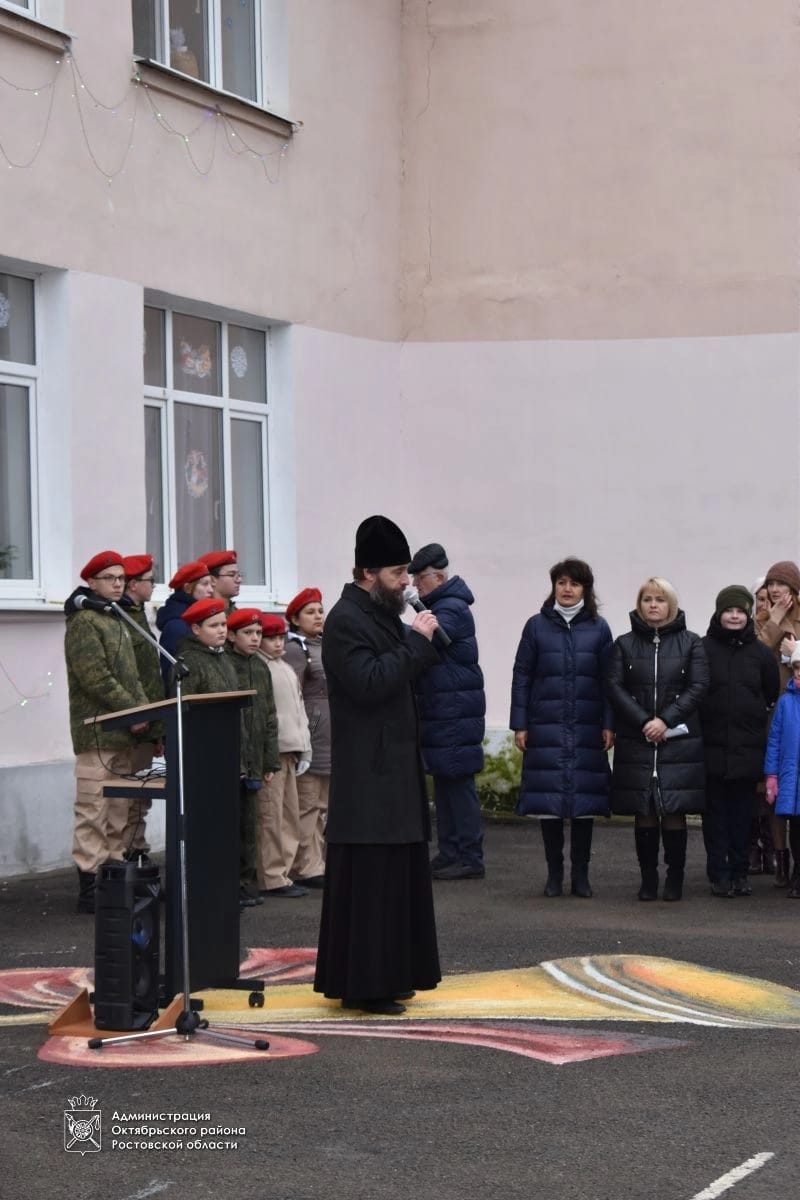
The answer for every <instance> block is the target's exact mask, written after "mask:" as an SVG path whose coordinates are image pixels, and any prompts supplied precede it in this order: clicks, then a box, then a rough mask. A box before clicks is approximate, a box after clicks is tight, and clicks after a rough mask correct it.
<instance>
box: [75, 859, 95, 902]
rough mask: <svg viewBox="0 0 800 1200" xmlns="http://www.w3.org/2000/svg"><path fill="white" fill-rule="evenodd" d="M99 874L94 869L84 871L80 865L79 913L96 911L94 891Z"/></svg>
mask: <svg viewBox="0 0 800 1200" xmlns="http://www.w3.org/2000/svg"><path fill="white" fill-rule="evenodd" d="M96 883H97V876H96V875H95V873H94V871H82V870H81V869H80V867H78V906H77V911H78V912H79V913H93V912H94V891H95V884H96Z"/></svg>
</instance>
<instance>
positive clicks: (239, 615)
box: [228, 608, 262, 629]
mask: <svg viewBox="0 0 800 1200" xmlns="http://www.w3.org/2000/svg"><path fill="white" fill-rule="evenodd" d="M261 615H262V614H261V609H260V608H235V609H234V610H233V612H232V613H229V614H228V629H244V627H245V626H246V625H260V624H261Z"/></svg>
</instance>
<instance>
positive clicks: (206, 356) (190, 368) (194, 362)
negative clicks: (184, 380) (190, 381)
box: [181, 340, 213, 379]
mask: <svg viewBox="0 0 800 1200" xmlns="http://www.w3.org/2000/svg"><path fill="white" fill-rule="evenodd" d="M212 369H213V361H212V358H211V351H210V350H209V348H208V346H206V345H202V346H200V347H199V348H198V349H197V350H195V348H194V346H192V345H190V344H189V342H187V341H185V340H184V341H182V342H181V370H182V371H183V373H184V375H194V376H195V377H196V378H197V379H207V378H208V376H209V375H210V374H211V371H212Z"/></svg>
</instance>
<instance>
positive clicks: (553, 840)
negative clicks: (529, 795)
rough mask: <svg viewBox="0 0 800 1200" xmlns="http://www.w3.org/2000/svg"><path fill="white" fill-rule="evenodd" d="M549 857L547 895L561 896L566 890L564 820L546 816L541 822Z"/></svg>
mask: <svg viewBox="0 0 800 1200" xmlns="http://www.w3.org/2000/svg"><path fill="white" fill-rule="evenodd" d="M539 827H540V829H541V831H542V841H543V842H544V856H545V858H546V859H547V883H546V884H545V885H544V894H545V896H550V897H552V896H561V895H563V892H564V822H563V821H562V820H560V819H555V818H553V817H546V818H545V819H544V820H542V821H540V822H539Z"/></svg>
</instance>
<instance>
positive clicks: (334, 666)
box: [314, 516, 441, 1016]
mask: <svg viewBox="0 0 800 1200" xmlns="http://www.w3.org/2000/svg"><path fill="white" fill-rule="evenodd" d="M410 560H411V551H410V550H409V546H408V542H407V541H406V539H405V536H404V534H403V532H402V530H400V529H399V528H398V527H397V525H395V523H394V522H393V521H390V520H389V518H388V517H383V516H373V517H368V518H367V519H366V520H365V521H362V523H361V524H360V525H359V527H358V530H357V531H356V547H355V568H354V570H353V580H354V582H353V583H348V584H346V585H345V588H344V590H343V592H342V595H341V599H340V600H339V601H338V602H337V603H336V604H335V605H334V607H333V608H332V609H331V611H330V612H329V614H328V617H327V620H326V622H325V636H324V638H323V642H322V662H323V666H324V668H325V676H326V679H327V681H328V696H329V700H330V710H331V759H332V761H331V783H330V800H329V809H328V824H327V830H326V838H327V843H328V851H327V861H326V867H325V888H324V892H323V898H322V919H321V924H320V934H319V949H318V953H317V970H316V977H315V980H314V989H315V991H318V992H322V993H323V994H324V995H325V996H327V997H329V998H331V999H337V1000H341V1001H342V1007H344V1008H352V1009H358V1010H360V1011H361V1012H368V1013H379V1014H381V1015H384V1016H394V1015H398V1014H400V1013H402V1012H404V1011H405V1005H404V1004H403V1001H404V1000H410V999H411V998H412V997H413V996H414V994H415V992H416V991H418V990H423V989H428V988H434V987H436V985H437V983H438V982H439V980H440V979H441V972H440V970H439V955H438V950H437V945H436V924H435V919H434V912H433V892H432V887H431V875H430V868H429V864H428V841H429V839H430V832H431V831H430V816H429V809H428V798H427V795H426V791H425V775H424V768H423V763H422V756H421V753H420V746H419V720H418V716H417V706H416V700H415V697H414V680H415V678H416V676H417V675H419V673H420V672H421V671H424V670H425V669H426V668H427V667H429V666H431V665H432V664H433V663H435V662H437V661H438V660H439V656H438V652H437V650H436V649H435V648H434V646H433V644H432V639H433V634H434V632H435V630H436V628H437V626H438V622H437V620H436V617H435V616H434V615H433V613H431V612H428V611H424V612H421V613H418V614H417V616H416V619H415V620H414V623H413V624H412V625H411V626H410V627H408V626H406V625H404V624H403V622H402V621H401V620H400V614H401V613H402V612H403V610H404V609H405V598H404V595H403V593H404V591H405V588H406V587H407V586H408V583H409V576H408V569H407V568H408V564H409V562H410Z"/></svg>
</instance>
